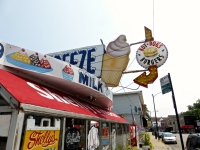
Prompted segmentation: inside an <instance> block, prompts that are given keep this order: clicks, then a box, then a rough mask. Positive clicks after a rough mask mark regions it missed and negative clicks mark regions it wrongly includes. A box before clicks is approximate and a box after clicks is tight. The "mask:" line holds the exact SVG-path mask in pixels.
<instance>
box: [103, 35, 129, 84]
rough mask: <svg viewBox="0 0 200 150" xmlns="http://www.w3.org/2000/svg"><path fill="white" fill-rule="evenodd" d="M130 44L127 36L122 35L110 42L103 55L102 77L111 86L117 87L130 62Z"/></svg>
mask: <svg viewBox="0 0 200 150" xmlns="http://www.w3.org/2000/svg"><path fill="white" fill-rule="evenodd" d="M129 54H130V46H129V44H128V43H126V36H125V35H120V36H119V37H118V38H117V39H116V40H115V41H112V42H110V43H109V44H108V46H107V48H106V53H105V54H104V56H103V67H102V75H101V79H102V80H103V81H104V82H105V84H106V85H107V86H109V87H116V86H118V84H119V81H120V79H121V76H122V72H123V71H124V70H125V69H126V67H127V65H128V62H129Z"/></svg>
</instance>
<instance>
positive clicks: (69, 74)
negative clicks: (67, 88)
mask: <svg viewBox="0 0 200 150" xmlns="http://www.w3.org/2000/svg"><path fill="white" fill-rule="evenodd" d="M62 75H63V78H64V79H65V80H69V81H72V80H73V78H74V71H73V69H72V67H71V65H70V64H68V65H66V66H65V67H64V68H63V70H62Z"/></svg>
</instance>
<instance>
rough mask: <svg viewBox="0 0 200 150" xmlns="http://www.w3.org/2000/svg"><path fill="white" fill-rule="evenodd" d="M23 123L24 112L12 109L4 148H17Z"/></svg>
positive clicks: (13, 149)
mask: <svg viewBox="0 0 200 150" xmlns="http://www.w3.org/2000/svg"><path fill="white" fill-rule="evenodd" d="M23 123H24V112H22V111H21V110H20V111H19V112H18V110H14V111H13V112H12V116H11V122H10V129H9V132H8V140H7V145H6V150H11V149H12V150H19V146H20V142H21V135H22V128H23Z"/></svg>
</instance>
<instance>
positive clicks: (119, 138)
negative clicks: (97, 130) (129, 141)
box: [116, 124, 123, 148]
mask: <svg viewBox="0 0 200 150" xmlns="http://www.w3.org/2000/svg"><path fill="white" fill-rule="evenodd" d="M116 141H117V148H118V147H122V146H123V134H122V124H117V140H116Z"/></svg>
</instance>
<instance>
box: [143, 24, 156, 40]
mask: <svg viewBox="0 0 200 150" xmlns="http://www.w3.org/2000/svg"><path fill="white" fill-rule="evenodd" d="M144 30H145V42H147V41H153V40H154V38H153V36H152V32H151V30H150V29H149V28H147V27H144Z"/></svg>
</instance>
